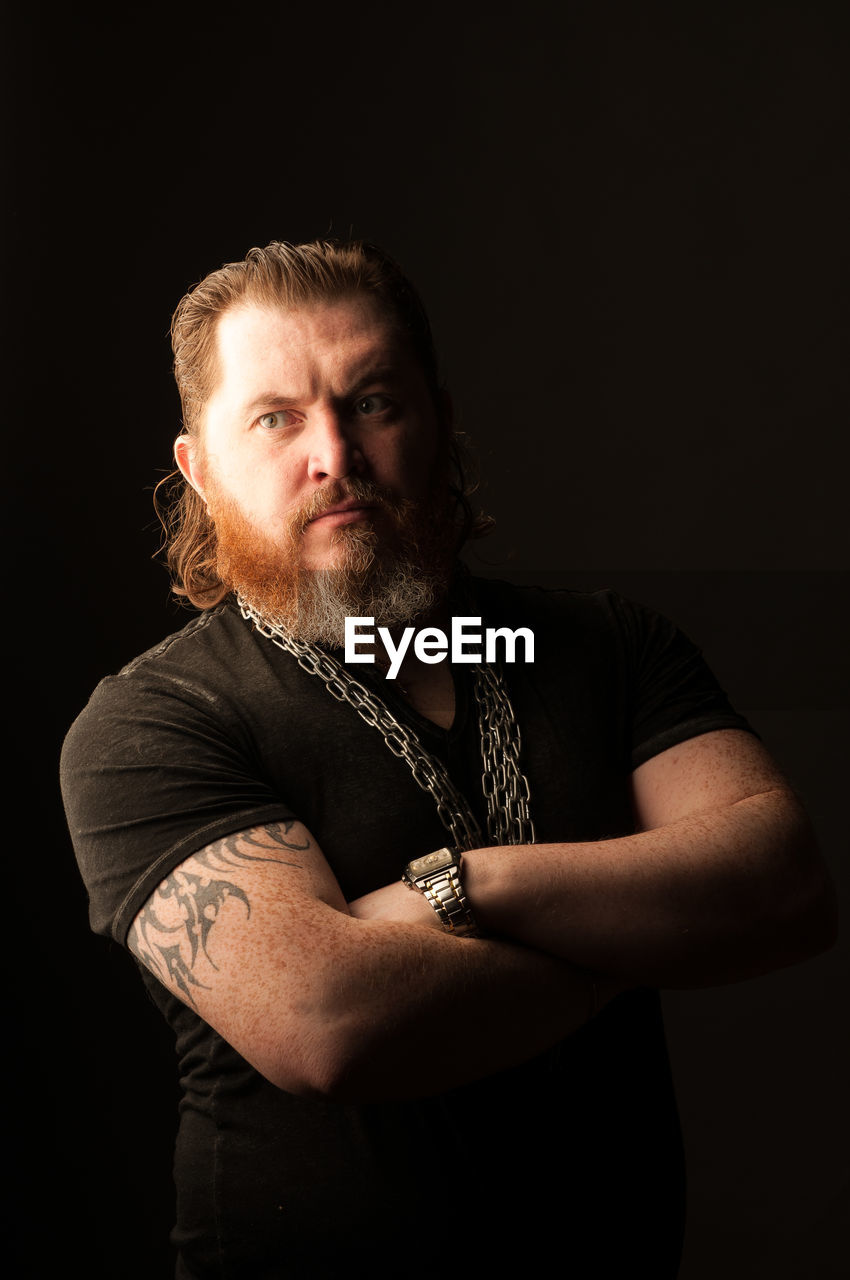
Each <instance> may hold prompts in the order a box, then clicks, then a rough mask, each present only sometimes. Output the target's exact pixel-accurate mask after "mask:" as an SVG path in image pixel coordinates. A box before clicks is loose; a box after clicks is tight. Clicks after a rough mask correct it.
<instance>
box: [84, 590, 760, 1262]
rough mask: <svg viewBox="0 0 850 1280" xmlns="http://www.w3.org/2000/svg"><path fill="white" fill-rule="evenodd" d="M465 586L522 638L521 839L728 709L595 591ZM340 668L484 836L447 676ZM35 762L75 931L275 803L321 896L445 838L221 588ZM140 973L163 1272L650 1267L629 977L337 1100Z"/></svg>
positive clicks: (677, 1216) (477, 764) (666, 1128)
mask: <svg viewBox="0 0 850 1280" xmlns="http://www.w3.org/2000/svg"><path fill="white" fill-rule="evenodd" d="M470 589H471V590H472V592H473V606H474V607H472V606H471V605H470V602H469V600H467V601H466V602H465V604H464V608H463V612H464V613H469V612H472V613H473V614H480V616H481V617H482V629H483V628H484V627H502V626H508V627H511V628H517V627H530V628H531V629H532V630H533V632H534V635H535V660H534V663H533V664H528V663H523V662H516V663H515V664H513V665H510V664H506V665H505V666H504V668H503V675H504V678H505V681H506V685H507V688H508V691H509V694H510V698H511V701H512V703H513V706H514V710H515V713H516V717H517V721H518V724H519V726H520V729H521V732H522V759H521V764H522V767H523V770H524V772H525V774H526V776H527V778H528V782H529V787H530V793H531V810H532V816H533V819H534V823H535V828H536V837H537V840H538V841H555V840H557V841H575V842H586V841H594V840H599V839H604V838H611V837H616V836H620V835H625V834H628V833H629V832H630V831H632V830H633V820H632V815H631V807H630V799H629V775H630V773H631V772H632V770H633V769H635V768H636V767H637V766H638V765H640V764H642V763H643V762H644V761H646V760H648V759H650V758H651V757H652V756H654V755H656V754H658V753H659V752H661V751H664V750H666V749H667V748H668V747H671V746H674V745H676V744H677V743H679V742H682V741H685V740H686V739H688V738H691V737H694V736H696V735H697V734H701V733H706V732H709V731H711V730H714V729H723V728H747V727H748V726H747V724H746V722H745V721H744V720H742V719H741V717H739V716H737V715H736V714H735V713H734V712H733V711H732V709H731V708H730V707H729V704H728V702H727V700H726V698H725V696H724V694H723V693H722V691H721V690H720V689H719V687H718V686H717V683H716V681H715V680H714V678H713V676H712V675H711V673H710V672H709V671H708V669H707V667H706V666H705V663H704V662H703V660H702V658H701V656H700V654H699V653H698V651H697V650H696V649H695V648H694V647H693V645H691V643H690V642H689V641H688V640H687V639H686V638H685V637H684V636H682V635H681V633H679V632H678V631H677V630H676V629H675V627H673V626H672V624H670V623H669V622H667V621H666V620H665V619H663V618H660V617H659V616H658V615H655V614H653V613H651V612H650V611H648V610H646V609H643V608H641V607H639V606H636V605H634V604H631V603H629V602H627V601H624V600H623V599H621V598H620V597H618V596H617V595H615V594H613V593H611V592H598V593H593V594H582V593H577V592H569V591H558V592H545V591H540V590H537V589H519V588H515V587H512V586H510V585H508V584H506V583H495V582H485V581H476V580H474V581H473V583H472V584H471V588H470ZM455 612H459V610H456V611H455ZM519 648H520V652H521V648H522V646H521V645H520V646H519ZM338 656H339V657H340V658H341V657H342V655H341V654H340V655H338ZM352 674H353V675H354V677H355V678H356V679H357V680H359V681H361V682H363V683H367V684H370V685H371V686H372V687H373V688H375V689H376V690H377V691H378V692H379V694H380V696H381V697H382V698H383V699H384V700H385V702H386V703H387V704H388V705H389V706H390V707H391V709H392V711H393V713H394V714H395V715H396V717H397V718H398V719H399V720H400V721H402V722H403V723H405V724H407V725H408V727H412V728H414V729H415V730H416V732H417V733H418V735H419V737H420V739H421V741H422V743H423V745H424V746H425V747H426V749H427V750H428V751H430V752H431V753H432V754H434V755H435V756H438V757H439V758H440V759H441V760H442V761H443V763H444V764H445V766H446V767H447V769H448V772H449V774H450V776H451V778H452V780H453V781H454V783H455V785H456V786H458V787H459V789H460V790H461V791H463V792H464V794H465V795H466V797H467V799H468V800H469V802H470V803H471V805H472V807H473V809H474V810H475V812H476V816H477V817H478V820H479V822H480V824H481V827H482V830H486V813H485V802H484V798H483V794H482V788H481V756H480V735H479V728H478V719H477V709H476V704H475V701H474V697H473V695H472V690H471V683H470V679H469V668H468V667H466V666H464V665H455V667H454V668H453V676H454V680H455V690H456V716H455V721H454V723H453V725H452V727H451V729H449V730H443V729H440V728H439V727H437V726H436V725H434V724H432V723H431V722H430V721H428V720H425V719H423V718H422V717H420V716H419V715H418V714H417V713H416V712H415V711H414V710H413V709H412V708H411V707H410V706H409V705H408V704H407V703H406V702H405V701H404V700H403V698H402V697H401V696H400V694H399V693H398V691H397V690H396V688H395V686H394V685H393V684H392V682H390V681H387V680H385V679H384V678H383V677H382V675H381V673H380V672H379V671H378V669H377V668H376V667H371V666H365V665H360V664H358V665H357V666H355V667H353V668H352ZM62 781H63V792H64V796H65V804H66V810H67V815H68V822H69V827H70V830H71V834H72V837H73V841H74V847H75V850H76V854H77V858H78V862H79V865H80V869H81V872H82V875H83V878H84V880H85V883H86V886H87V888H88V892H89V898H90V904H91V922H92V927H93V928H94V929H95V930H96V931H97V932H100V933H103V934H106V935H107V936H111V937H113V938H114V939H116V940H117V941H119V942H120V943H122V944H124V943H125V942H126V937H127V933H128V930H129V928H130V926H131V924H132V922H133V919H134V917H135V915H136V913H137V912H138V911H139V910H140V908H141V907H142V906H143V905H144V903H145V902H146V901H147V899H148V898H149V897H150V895H151V894H152V892H153V891H154V889H155V888H156V887H157V885H158V884H159V882H160V881H161V880H162V879H163V878H164V877H165V876H167V875H168V874H169V873H170V872H171V871H173V870H174V868H175V867H176V866H178V865H179V863H181V862H182V861H183V860H184V859H185V858H187V857H188V856H189V855H190V854H192V853H194V852H196V851H198V850H199V849H201V848H203V847H204V846H206V845H208V844H210V843H212V842H213V841H215V840H217V839H220V838H222V837H224V836H227V835H230V834H233V833H234V832H236V831H240V830H244V829H247V828H249V827H252V826H256V825H260V824H264V823H270V822H274V821H280V820H283V819H286V818H290V817H294V818H297V819H299V820H300V821H302V822H303V823H304V824H305V825H306V826H307V827H308V828H309V830H310V831H311V832H312V834H313V836H314V837H315V839H316V841H317V843H318V845H319V847H320V848H321V849H322V851H323V853H324V855H325V857H326V858H327V860H328V862H329V863H330V865H331V867H332V868H333V871H334V873H335V874H336V876H337V879H338V880H339V883H340V885H341V888H342V891H343V893H344V895H345V896H346V898H347V899H349V900H351V899H353V898H356V897H359V896H360V895H361V894H364V893H367V892H369V891H370V890H372V889H375V888H378V887H379V886H381V885H384V884H387V883H390V882H392V881H395V880H396V879H397V878H398V876H399V874H400V871H401V868H402V866H403V864H404V862H405V861H407V860H408V859H409V858H411V857H415V856H417V855H419V854H422V853H425V852H427V851H429V850H431V849H434V848H437V847H439V846H440V845H442V844H445V842H446V839H447V835H446V831H445V829H444V827H443V826H442V823H441V821H440V819H439V817H438V814H437V810H436V806H435V803H434V801H433V799H432V798H431V796H430V795H429V794H427V793H426V792H425V791H423V790H421V789H420V787H419V786H418V784H417V783H416V781H415V780H414V778H413V776H412V774H411V772H410V770H409V767H408V765H407V764H406V763H405V762H404V761H403V760H401V759H399V758H398V757H397V756H395V755H394V754H393V753H392V752H390V751H389V750H388V748H387V746H386V744H385V742H384V740H383V737H382V736H381V734H380V733H379V732H378V731H377V730H376V729H374V728H372V727H370V726H369V725H367V724H365V723H364V721H363V720H362V719H361V718H360V717H359V716H358V715H357V714H356V712H355V711H354V710H353V709H352V708H351V707H350V706H347V705H341V704H340V703H339V702H337V701H336V700H335V699H334V698H332V697H331V696H330V695H329V693H328V691H327V689H326V688H325V686H324V685H323V683H322V682H321V681H320V680H319V679H317V678H316V677H315V676H311V675H310V674H308V673H306V672H305V671H303V670H302V669H301V668H300V667H299V666H298V664H297V662H296V661H295V659H294V658H293V657H292V656H291V655H289V654H287V653H284V652H282V651H281V650H280V649H279V648H278V647H276V646H275V645H274V644H272V643H271V642H270V641H269V640H267V639H265V638H263V637H262V636H260V635H258V634H257V633H256V632H255V631H254V630H253V628H252V626H251V624H249V623H247V622H245V620H244V619H243V618H242V617H241V615H240V614H239V613H238V611H237V610H236V609H235V608H234V607H233V606H232V605H223V606H220V607H219V608H217V609H215V610H213V611H211V612H209V613H206V614H204V615H202V616H200V617H199V618H198V619H196V620H195V621H194V622H192V623H190V624H189V626H187V627H186V628H184V630H183V631H181V632H179V633H178V634H176V635H174V636H171V637H170V638H169V639H168V640H166V641H164V642H163V643H162V644H161V645H159V646H158V647H157V648H156V649H153V650H151V651H150V652H149V653H147V654H144V655H143V656H142V657H140V658H138V659H137V660H136V661H135V662H133V663H131V664H130V665H129V666H128V667H126V668H125V669H124V670H123V671H122V672H120V673H119V674H118V675H116V676H113V677H109V678H107V679H106V680H104V681H102V683H101V684H100V685H99V686H98V688H97V689H96V690H95V692H94V694H93V696H92V699H91V701H90V702H89V704H88V706H87V707H86V709H85V710H84V711H83V712H82V713H81V715H80V716H79V718H78V719H77V721H76V722H75V724H74V725H73V727H72V729H71V731H70V733H69V735H68V738H67V740H66V744H65V748H64V751H63V759H62ZM141 972H142V975H143V978H144V981H145V982H146V984H147V986H148V988H149V990H150V992H151V995H152V997H153V999H154V1000H155V1002H156V1003H157V1005H158V1006H159V1007H160V1009H161V1010H162V1012H163V1014H164V1016H165V1017H166V1018H167V1019H168V1021H169V1023H170V1024H171V1026H172V1027H173V1029H174V1031H175V1034H176V1040H177V1052H178V1057H179V1064H180V1074H181V1083H182V1087H183V1102H182V1105H181V1115H180V1127H179V1135H178V1144H177V1156H176V1163H175V1170H176V1179H177V1186H178V1221H177V1225H176V1228H175V1232H174V1239H175V1242H176V1243H177V1245H178V1248H179V1250H180V1255H181V1262H180V1264H179V1268H178V1275H179V1276H183V1277H187V1278H189V1277H193V1278H194V1277H198V1278H201V1277H202V1278H203V1280H207V1277H210V1278H211V1277H222V1278H224V1277H239V1280H242V1278H243V1277H244V1278H245V1280H259V1278H260V1277H263V1278H264V1280H277V1277H284V1276H287V1277H288V1276H293V1277H295V1276H297V1277H302V1276H303V1277H311V1278H312V1277H323V1276H336V1275H339V1274H348V1275H354V1276H356V1275H359V1274H364V1275H365V1274H370V1275H382V1274H387V1275H394V1276H395V1275H398V1274H407V1275H411V1276H413V1275H420V1274H421V1275H423V1276H428V1275H437V1274H439V1273H440V1272H441V1271H442V1270H444V1269H445V1268H446V1267H447V1266H451V1265H453V1264H454V1263H457V1264H458V1265H463V1264H464V1262H469V1263H470V1264H475V1265H476V1266H477V1267H478V1268H484V1267H486V1266H489V1265H491V1264H492V1265H495V1264H496V1263H498V1264H499V1265H500V1266H501V1267H502V1269H504V1267H505V1266H506V1265H507V1266H511V1265H514V1264H516V1265H520V1263H522V1265H524V1266H525V1267H526V1268H527V1267H528V1265H531V1266H532V1268H533V1266H534V1260H535V1258H537V1257H540V1258H543V1257H546V1256H547V1255H548V1252H549V1250H550V1249H551V1248H557V1250H558V1257H559V1258H560V1259H562V1260H563V1269H564V1274H570V1275H573V1276H576V1277H583V1276H587V1277H590V1276H600V1277H603V1276H608V1275H612V1276H613V1275H615V1274H616V1275H620V1274H623V1273H624V1272H625V1271H631V1270H634V1269H636V1268H637V1269H638V1270H640V1271H641V1272H642V1273H644V1274H652V1275H653V1276H656V1277H659V1278H660V1277H664V1276H674V1275H675V1272H676V1259H677V1256H678V1248H679V1240H680V1235H681V1227H682V1204H683V1182H682V1170H681V1151H680V1144H679V1137H678V1126H677V1121H676V1114H675V1105H674V1101H673V1094H672V1087H671V1082H670V1078H669V1070H668V1066H667V1059H666V1050H665V1046H664V1038H663V1029H662V1025H661V1019H660V1012H659V1006H658V998H657V994H656V993H654V992H649V991H637V992H632V993H629V994H628V995H624V996H621V997H619V998H618V999H617V1000H616V1001H615V1002H613V1003H612V1004H611V1005H609V1006H608V1007H607V1008H606V1009H605V1010H604V1011H603V1013H602V1014H601V1015H600V1016H599V1017H598V1018H596V1019H595V1020H594V1021H593V1022H592V1023H590V1024H588V1025H587V1026H586V1027H584V1028H582V1029H581V1030H580V1031H579V1032H578V1033H576V1034H575V1035H573V1036H571V1037H569V1038H568V1039H567V1040H566V1041H565V1042H564V1043H563V1044H562V1045H561V1046H559V1047H558V1048H557V1049H554V1050H551V1051H550V1052H548V1053H546V1054H544V1055H542V1056H541V1057H540V1058H538V1059H535V1060H534V1061H533V1062H530V1063H527V1064H525V1065H523V1066H522V1067H519V1068H516V1069H513V1070H511V1071H506V1072H500V1073H498V1074H496V1075H494V1076H491V1077H489V1078H488V1079H487V1080H484V1081H481V1082H479V1083H477V1084H474V1085H468V1086H465V1087H463V1088H460V1089H457V1090H452V1091H449V1092H448V1093H446V1094H442V1095H440V1096H438V1097H434V1098H429V1099H426V1100H424V1101H413V1102H410V1103H391V1104H374V1105H369V1106H363V1107H356V1106H342V1105H339V1104H334V1103H328V1102H322V1101H315V1100H306V1099H302V1098H297V1097H293V1096H291V1095H289V1094H287V1093H285V1092H284V1091H282V1090H279V1089H276V1088H275V1087H274V1086H272V1085H271V1084H269V1083H268V1082H267V1081H266V1080H265V1079H263V1078H262V1077H261V1076H260V1075H259V1074H258V1073H257V1072H256V1071H254V1070H253V1068H251V1067H250V1066H249V1065H248V1064H247V1063H246V1062H245V1061H244V1059H242V1058H241V1056H240V1055H239V1054H237V1053H236V1052H235V1050H233V1049H232V1048H231V1047H230V1046H229V1045H228V1044H226V1043H225V1042H224V1041H223V1040H222V1039H221V1037H220V1036H218V1035H217V1034H216V1033H215V1032H214V1031H213V1030H212V1029H211V1028H210V1027H209V1026H208V1025H207V1024H206V1023H204V1022H203V1021H202V1020H201V1019H200V1018H199V1017H198V1016H197V1015H196V1014H195V1013H194V1012H192V1010H190V1009H189V1008H188V1007H187V1006H185V1005H184V1004H183V1003H182V1002H181V1001H179V1000H177V999H176V998H175V997H174V996H172V995H171V994H170V993H169V992H168V991H166V989H165V988H164V987H163V986H162V985H161V984H160V983H159V982H158V981H157V980H156V979H155V978H153V977H152V976H151V975H150V974H149V973H148V972H147V970H144V969H142V970H141ZM400 1250H403V1253H400V1252H399V1251H400Z"/></svg>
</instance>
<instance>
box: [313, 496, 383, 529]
mask: <svg viewBox="0 0 850 1280" xmlns="http://www.w3.org/2000/svg"><path fill="white" fill-rule="evenodd" d="M374 510H375V504H374V503H373V502H363V501H360V500H358V499H357V498H349V499H348V500H347V501H346V502H339V503H337V505H336V506H335V507H330V508H329V509H328V510H327V511H323V512H322V514H321V515H320V516H316V517H315V519H313V520H311V521H310V524H321V523H322V522H323V521H325V520H327V521H330V522H331V523H332V524H348V523H350V522H351V521H354V520H362V519H364V518H365V517H366V516H367V515H368V513H369V512H370V511H374Z"/></svg>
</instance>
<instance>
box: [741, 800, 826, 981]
mask: <svg viewBox="0 0 850 1280" xmlns="http://www.w3.org/2000/svg"><path fill="white" fill-rule="evenodd" d="M759 915H760V917H761V919H762V921H763V924H764V929H765V933H766V934H767V935H768V936H769V937H771V938H772V939H773V940H774V944H775V947H776V950H777V963H776V964H774V965H772V966H770V967H772V968H780V967H783V966H784V965H789V964H797V963H799V962H800V961H803V960H809V959H811V958H813V957H814V956H817V955H820V954H821V953H822V952H825V951H829V950H830V948H831V947H833V946H834V945H835V942H836V939H837V937H838V899H837V894H836V891H835V885H834V883H833V881H832V878H831V877H830V875H829V872H828V870H827V868H826V865H825V863H824V861H823V859H822V857H821V855H820V852H819V850H818V848H817V844H816V841H815V838H814V835H813V834H812V832H811V830H810V828H808V824H807V823H806V827H805V830H803V831H802V832H801V833H800V837H799V839H798V841H797V842H796V847H795V853H794V856H793V857H791V858H788V859H787V860H786V861H785V867H784V872H783V874H781V875H780V876H779V877H778V878H777V879H776V880H773V879H771V880H770V881H769V882H768V884H767V885H766V888H765V891H763V892H762V893H761V895H760V903H759Z"/></svg>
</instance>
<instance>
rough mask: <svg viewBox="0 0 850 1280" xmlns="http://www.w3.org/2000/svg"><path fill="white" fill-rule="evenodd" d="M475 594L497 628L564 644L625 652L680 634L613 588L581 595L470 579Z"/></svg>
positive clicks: (670, 623) (493, 580)
mask: <svg viewBox="0 0 850 1280" xmlns="http://www.w3.org/2000/svg"><path fill="white" fill-rule="evenodd" d="M469 585H470V591H471V594H472V597H473V599H474V600H475V601H476V603H477V605H478V606H480V608H481V611H482V614H483V615H485V616H486V618H487V620H488V621H492V623H493V624H494V625H500V624H501V625H508V623H510V625H512V626H514V627H516V626H527V627H531V628H532V629H533V628H535V627H538V628H540V630H541V638H542V639H543V640H544V641H545V639H546V638H547V637H551V638H552V639H553V640H556V641H557V642H558V643H559V644H564V643H571V644H583V643H587V642H591V643H597V642H598V641H599V640H600V639H602V638H603V637H606V636H607V637H609V638H610V640H611V641H613V642H614V643H616V644H617V646H618V647H619V646H621V645H623V644H626V645H634V644H638V645H639V644H640V642H641V640H642V638H644V637H645V636H647V635H648V634H649V633H650V632H652V631H653V629H657V628H659V627H661V628H665V629H667V630H669V631H670V632H675V631H676V628H675V625H674V624H673V623H672V622H670V621H669V620H668V619H667V618H664V617H663V616H662V615H661V614H657V613H654V612H653V611H652V610H651V609H648V608H647V607H646V606H644V605H641V604H639V603H637V602H636V601H633V600H629V599H627V598H626V597H624V596H621V595H620V594H619V593H618V592H616V591H614V590H611V589H610V588H602V589H599V590H595V591H578V590H574V589H572V588H568V587H557V588H552V587H542V586H535V585H525V584H524V585H518V584H516V583H513V582H507V581H504V580H502V579H497V578H475V577H473V578H470V579H469Z"/></svg>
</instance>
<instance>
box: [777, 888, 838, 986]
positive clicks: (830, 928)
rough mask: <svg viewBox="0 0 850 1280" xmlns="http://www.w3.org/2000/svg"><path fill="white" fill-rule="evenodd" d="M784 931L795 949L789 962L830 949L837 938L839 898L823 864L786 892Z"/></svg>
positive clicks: (808, 957) (804, 958) (810, 956)
mask: <svg viewBox="0 0 850 1280" xmlns="http://www.w3.org/2000/svg"><path fill="white" fill-rule="evenodd" d="M782 923H783V925H784V931H785V933H786V935H787V937H788V939H789V941H790V942H791V943H792V945H793V946H794V949H795V953H796V954H795V955H794V957H793V960H792V963H794V962H795V961H797V960H808V959H810V958H812V957H813V956H816V955H820V954H821V953H822V952H824V951H829V950H830V949H831V948H832V947H833V946H834V945H835V943H836V940H837V938H838V898H837V894H836V891H835V886H834V884H833V882H832V879H831V877H830V876H829V873H828V872H827V870H826V868H825V867H824V866H823V865H820V866H816V867H812V868H811V869H809V871H808V872H807V874H805V875H802V876H801V877H800V882H799V883H798V884H797V885H796V886H795V891H794V892H793V893H792V894H791V895H789V900H788V903H787V905H786V911H785V915H784V918H783V922H782Z"/></svg>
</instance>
